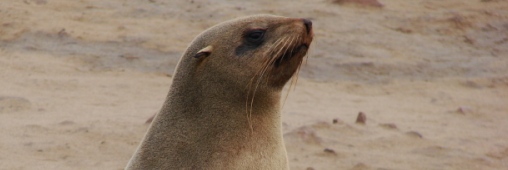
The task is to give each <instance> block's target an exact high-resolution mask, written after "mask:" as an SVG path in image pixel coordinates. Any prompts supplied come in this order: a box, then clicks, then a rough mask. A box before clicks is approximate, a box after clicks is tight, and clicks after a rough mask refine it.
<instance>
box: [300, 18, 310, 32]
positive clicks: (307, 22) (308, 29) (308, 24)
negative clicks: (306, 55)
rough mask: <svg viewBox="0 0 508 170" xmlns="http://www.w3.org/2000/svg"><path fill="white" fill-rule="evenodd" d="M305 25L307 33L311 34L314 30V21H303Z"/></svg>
mask: <svg viewBox="0 0 508 170" xmlns="http://www.w3.org/2000/svg"><path fill="white" fill-rule="evenodd" d="M302 20H303V24H304V25H305V28H306V29H307V33H310V30H311V29H312V21H310V20H309V19H302Z"/></svg>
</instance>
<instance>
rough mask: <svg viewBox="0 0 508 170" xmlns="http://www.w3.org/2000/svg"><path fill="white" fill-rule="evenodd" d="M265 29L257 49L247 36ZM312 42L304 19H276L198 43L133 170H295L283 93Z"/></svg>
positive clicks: (248, 21)
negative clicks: (284, 120) (286, 139)
mask: <svg viewBox="0 0 508 170" xmlns="http://www.w3.org/2000/svg"><path fill="white" fill-rule="evenodd" d="M258 28H263V29H265V28H266V30H267V31H266V34H265V36H266V37H265V38H266V41H265V42H263V44H262V45H260V46H259V47H258V48H253V49H251V48H249V46H248V44H247V45H246V44H245V42H244V41H243V39H242V37H241V35H243V33H244V32H245V31H248V30H249V29H258ZM311 41H312V32H309V31H307V32H306V31H305V26H303V24H302V21H301V19H298V18H285V17H278V16H271V15H259V16H251V17H245V18H239V19H236V20H232V21H227V22H224V23H221V24H219V25H217V26H214V27H212V28H210V29H208V30H206V31H204V32H203V33H201V34H200V35H198V37H197V38H196V39H195V40H194V41H193V42H192V43H191V45H190V46H189V47H188V49H187V50H186V52H185V54H184V55H183V57H182V59H181V60H180V62H179V64H178V66H177V70H176V72H175V74H174V77H173V83H172V85H171V88H170V91H169V94H168V96H167V98H166V101H165V103H164V105H163V107H162V109H161V111H160V112H159V114H157V115H156V117H155V118H154V120H153V122H152V124H151V126H150V128H149V130H148V132H147V134H146V135H145V137H144V139H143V141H142V143H141V144H140V146H139V147H138V149H137V151H136V153H135V154H134V156H133V157H132V158H131V160H130V161H129V164H128V165H127V167H126V169H288V168H289V167H288V161H287V156H286V149H285V147H284V142H283V139H282V128H281V114H280V98H281V91H282V88H283V87H284V85H285V84H286V82H287V81H288V80H289V79H290V78H291V77H292V76H293V75H294V73H295V72H297V70H298V69H299V67H300V65H301V62H302V59H303V57H304V56H305V54H306V52H307V48H308V46H309V45H310V42H311ZM242 45H244V46H242ZM277 62H279V63H277Z"/></svg>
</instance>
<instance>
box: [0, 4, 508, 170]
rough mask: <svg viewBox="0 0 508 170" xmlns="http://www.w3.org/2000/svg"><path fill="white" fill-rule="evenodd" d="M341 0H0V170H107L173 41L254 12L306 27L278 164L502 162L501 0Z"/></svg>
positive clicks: (148, 105)
mask: <svg viewBox="0 0 508 170" xmlns="http://www.w3.org/2000/svg"><path fill="white" fill-rule="evenodd" d="M344 1H346V0H342V1H341V2H343V3H338V0H318V1H304V0H295V1H282V0H279V1H272V0H261V1H228V0H221V1H205V0H190V1H189V0H187V1H175V2H166V1H162V0H148V1H139V0H125V1H120V0H110V1H100V0H80V1H65V0H23V1H21V0H20V1H17V0H6V1H2V2H0V169H6V170H15V169H122V168H123V167H124V166H125V165H126V163H127V161H128V159H129V158H130V156H131V155H132V154H133V152H134V149H135V148H136V146H137V144H138V143H139V141H140V140H141V138H142V136H143V134H144V132H145V131H146V129H147V127H148V125H146V124H145V120H146V119H147V118H149V117H150V116H151V115H153V114H155V113H156V112H157V111H158V110H159V108H160V107H161V104H162V102H163V100H164V98H165V96H166V93H167V91H168V88H169V85H170V84H171V75H172V72H173V70H174V67H175V65H176V63H177V61H178V59H179V57H180V55H181V54H182V53H183V51H184V50H185V48H186V46H187V44H188V43H189V42H190V41H191V40H192V39H193V38H194V36H196V35H197V34H198V33H200V32H201V31H203V30H204V29H206V28H208V27H210V26H212V25H214V24H217V23H219V22H222V21H224V20H228V19H232V18H235V17H238V16H245V15H250V14H258V13H271V14H277V15H284V16H291V17H306V18H310V19H312V20H313V22H314V28H315V34H316V37H315V41H314V43H313V45H312V46H311V51H310V53H309V58H308V62H307V63H306V65H305V66H304V67H303V69H302V72H301V73H300V78H299V80H298V84H297V85H296V89H295V90H287V91H289V97H288V99H287V100H286V101H285V106H284V108H283V125H284V132H285V135H284V137H285V141H286V143H287V149H288V155H289V158H290V166H291V168H292V169H296V170H305V169H315V170H321V169H352V170H370V169H372V170H392V169H393V170H396V169H399V170H406V169H418V170H434V169H435V170H441V169H457V170H465V169H470V170H478V169H482V170H488V169H493V170H500V169H508V10H506V9H508V1H506V0H471V1H463V0H447V1H439V0H415V1H406V0H383V1H380V2H379V3H380V4H381V5H379V4H374V5H369V3H368V2H369V0H364V1H363V2H367V3H365V4H363V5H362V4H360V5H358V4H354V3H348V2H344ZM349 1H354V0H349ZM359 112H363V113H365V114H366V116H367V122H366V124H365V125H361V124H356V123H355V119H356V116H357V114H358V113H359ZM334 119H335V120H336V121H335V123H334V122H333V120H334Z"/></svg>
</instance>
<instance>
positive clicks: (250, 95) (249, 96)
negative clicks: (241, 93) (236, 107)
mask: <svg viewBox="0 0 508 170" xmlns="http://www.w3.org/2000/svg"><path fill="white" fill-rule="evenodd" d="M284 41H285V39H283V38H281V39H278V40H277V41H276V42H275V43H274V44H275V45H274V46H273V48H271V49H278V47H279V45H281V44H282V43H283V42H284ZM271 49H270V50H269V51H268V53H267V54H272V53H273V51H274V50H271ZM265 56H271V55H265ZM271 58H274V57H270V59H268V60H265V62H263V64H262V67H261V69H259V71H257V72H256V74H255V75H254V76H253V77H252V78H251V80H250V82H249V84H248V85H247V100H246V101H245V112H246V113H247V121H248V123H249V127H250V129H251V132H253V130H254V129H253V127H252V121H251V118H252V109H253V107H254V106H253V105H254V98H255V95H256V91H257V88H258V85H259V84H260V81H261V80H262V79H263V75H264V73H265V72H266V70H267V69H268V67H269V66H270V63H272V59H271ZM256 78H257V79H256ZM254 82H257V83H256V86H255V87H254V90H253V91H252V90H251V88H252V87H253V85H254ZM249 101H250V107H249Z"/></svg>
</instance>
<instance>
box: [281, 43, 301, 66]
mask: <svg viewBox="0 0 508 170" xmlns="http://www.w3.org/2000/svg"><path fill="white" fill-rule="evenodd" d="M308 49H309V45H308V44H305V43H303V44H300V45H296V46H294V47H293V48H288V50H287V51H286V52H285V53H283V54H282V55H280V56H277V59H276V60H275V62H273V65H274V66H275V67H276V68H278V67H280V66H281V65H283V64H284V63H287V62H290V60H291V59H293V58H295V57H298V58H299V59H300V60H301V58H303V56H305V54H306V53H307V50H308Z"/></svg>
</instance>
